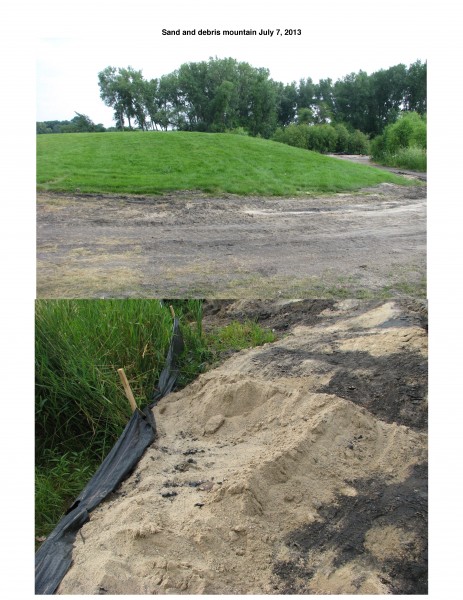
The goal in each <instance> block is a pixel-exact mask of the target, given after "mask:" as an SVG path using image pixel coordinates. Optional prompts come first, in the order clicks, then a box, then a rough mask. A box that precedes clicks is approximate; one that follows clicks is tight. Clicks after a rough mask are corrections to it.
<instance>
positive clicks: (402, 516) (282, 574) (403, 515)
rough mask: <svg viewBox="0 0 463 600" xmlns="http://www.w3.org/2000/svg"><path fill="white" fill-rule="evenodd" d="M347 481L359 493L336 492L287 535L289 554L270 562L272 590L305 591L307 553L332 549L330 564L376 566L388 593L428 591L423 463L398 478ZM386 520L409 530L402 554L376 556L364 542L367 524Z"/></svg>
mask: <svg viewBox="0 0 463 600" xmlns="http://www.w3.org/2000/svg"><path fill="white" fill-rule="evenodd" d="M349 483H351V485H353V487H355V489H356V490H357V491H358V496H355V497H351V496H341V497H338V498H337V500H336V502H335V503H334V504H331V505H329V506H323V507H321V508H320V510H319V517H320V520H319V521H317V522H315V523H312V524H310V525H307V526H304V527H302V528H300V529H297V530H294V531H293V532H291V534H290V535H289V536H287V539H286V544H287V546H288V547H289V548H291V551H292V553H293V555H294V559H292V560H289V561H278V562H275V564H274V567H273V572H274V574H275V575H276V576H277V578H278V580H279V583H278V584H276V589H277V593H280V594H303V593H310V580H311V578H312V577H313V575H314V571H313V570H311V569H310V568H308V567H307V566H305V565H307V564H310V558H311V555H312V554H315V553H317V552H324V553H325V552H326V551H327V550H331V551H332V552H334V553H335V558H334V559H333V561H332V566H333V567H334V568H338V567H340V566H342V565H344V564H346V563H348V562H350V561H352V560H355V559H359V560H360V561H361V562H364V563H365V564H368V565H369V568H371V565H372V564H373V565H374V566H375V568H376V569H377V571H378V572H380V573H381V580H382V581H383V582H384V583H385V584H387V585H388V587H389V589H390V590H391V592H392V593H393V594H427V591H428V582H427V573H428V568H427V563H428V553H427V549H428V544H427V512H428V510H427V498H428V494H427V465H419V466H417V467H415V468H414V469H413V472H412V473H411V474H410V477H409V478H408V479H407V480H406V481H404V482H403V483H400V484H388V482H387V481H382V480H380V479H366V480H363V479H359V480H356V481H352V482H349ZM388 525H393V526H394V527H396V528H400V529H402V530H404V531H406V532H413V534H414V537H413V543H410V544H409V545H408V547H407V548H406V552H407V555H408V556H407V557H406V558H404V559H403V560H398V559H397V560H381V561H379V560H378V559H377V557H375V556H374V555H373V554H372V553H371V552H369V551H368V550H367V548H366V547H365V534H366V532H367V531H368V530H369V529H370V528H371V527H372V526H375V527H385V526H388ZM358 583H359V584H360V583H361V581H359V582H358Z"/></svg>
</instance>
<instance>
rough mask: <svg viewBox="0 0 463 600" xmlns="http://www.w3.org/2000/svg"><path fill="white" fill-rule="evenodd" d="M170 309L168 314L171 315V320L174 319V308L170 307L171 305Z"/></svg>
mask: <svg viewBox="0 0 463 600" xmlns="http://www.w3.org/2000/svg"><path fill="white" fill-rule="evenodd" d="M169 308H170V314H171V315H172V318H173V319H175V310H174V307H173V306H172V304H171V305H170V306H169Z"/></svg>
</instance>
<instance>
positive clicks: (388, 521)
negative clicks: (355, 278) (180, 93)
mask: <svg viewBox="0 0 463 600" xmlns="http://www.w3.org/2000/svg"><path fill="white" fill-rule="evenodd" d="M314 302H315V303H316V301H314ZM314 302H313V303H312V306H314ZM251 304H252V303H251ZM325 304H326V303H325ZM274 305H275V306H276V304H275V303H274ZM237 306H239V303H235V305H233V303H231V304H229V305H228V307H227V308H226V310H229V311H233V310H237ZM241 306H242V305H241ZM285 306H286V307H288V308H287V313H288V315H291V314H295V313H294V307H297V306H298V303H297V302H293V303H283V302H281V303H280V306H279V309H278V310H280V312H281V307H285ZM299 306H300V307H303V306H304V303H300V304H299ZM303 312H304V311H303V310H302V308H301V309H300V313H301V314H303ZM424 312H425V307H424V306H423V304H418V302H416V303H414V304H413V303H408V304H407V303H404V302H400V301H390V302H362V301H341V302H331V303H330V305H329V306H322V307H321V310H320V312H319V314H318V315H316V317H315V318H313V319H311V321H310V323H307V322H304V319H299V324H298V325H295V326H293V327H291V328H290V330H289V332H288V333H287V335H285V336H283V337H281V339H279V340H278V341H277V342H274V343H272V344H266V345H264V346H262V347H259V348H255V349H252V350H245V351H241V352H238V353H237V354H235V355H234V356H232V357H231V358H229V359H228V360H226V361H225V362H224V363H223V364H222V365H221V366H220V367H218V368H216V369H214V370H211V371H209V372H207V373H205V374H203V375H201V376H200V377H199V378H198V379H197V380H196V381H195V382H194V383H192V384H190V385H189V386H188V387H186V388H185V389H183V390H181V391H179V392H176V393H172V394H170V395H168V396H166V397H165V398H163V399H162V400H161V401H160V402H159V404H158V405H157V406H156V407H155V408H154V415H155V419H156V423H157V431H158V434H157V438H156V440H155V442H154V443H153V444H152V445H151V446H150V447H149V448H148V450H147V451H146V453H145V455H144V456H143V458H142V459H141V460H140V462H139V463H138V465H137V467H136V469H135V471H134V472H133V474H132V475H131V476H130V477H129V478H128V479H127V480H126V481H125V482H123V483H122V485H121V486H120V487H119V488H118V490H117V491H116V492H115V493H113V494H111V496H110V497H109V498H108V499H107V500H106V501H105V502H103V503H102V504H101V505H100V506H99V507H98V508H96V509H95V510H94V511H93V512H92V513H91V518H90V521H89V522H88V523H87V524H86V525H85V526H84V527H83V528H82V530H81V534H79V535H78V536H77V539H76V542H75V548H74V551H73V565H72V567H71V568H70V570H69V571H68V573H67V574H66V576H65V577H64V579H63V581H62V583H61V585H60V587H59V588H58V593H60V594H159V593H160V594H210V593H213V594H287V593H289V594H291V593H293V594H294V593H295V594H303V593H307V594H390V593H392V594H421V593H426V592H427V403H426V402H427V401H426V396H427V350H426V349H427V333H426V328H425V327H424V316H423V314H424Z"/></svg>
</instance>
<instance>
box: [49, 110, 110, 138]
mask: <svg viewBox="0 0 463 600" xmlns="http://www.w3.org/2000/svg"><path fill="white" fill-rule="evenodd" d="M103 131H108V130H107V129H106V128H105V127H104V126H103V124H102V123H98V124H95V123H94V122H93V121H92V120H91V119H90V117H88V116H87V115H83V114H81V113H78V112H76V116H75V117H74V118H73V119H71V120H70V121H57V120H54V121H37V133H83V132H91V133H95V132H96V133H98V132H103Z"/></svg>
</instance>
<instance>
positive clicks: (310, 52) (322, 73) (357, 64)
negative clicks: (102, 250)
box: [36, 0, 429, 126]
mask: <svg viewBox="0 0 463 600" xmlns="http://www.w3.org/2000/svg"><path fill="white" fill-rule="evenodd" d="M71 4H73V3H71ZM98 6H99V5H98ZM132 6H133V5H132ZM151 6H153V3H152V4H151ZM225 6H226V5H225V4H224V3H219V2H216V3H215V4H213V5H212V4H211V3H210V2H206V1H202V2H201V0H199V1H197V2H194V3H189V4H185V3H182V2H176V3H175V5H174V7H175V8H176V9H178V10H174V11H172V10H171V9H170V8H169V7H164V8H161V9H158V8H157V7H156V9H154V8H152V9H151V11H150V10H148V11H145V12H143V14H144V18H143V19H142V20H137V19H136V18H135V11H134V10H130V11H129V12H128V15H131V18H130V20H129V21H127V23H126V24H125V25H124V31H123V32H122V33H121V32H120V30H118V31H115V30H113V28H112V27H111V26H107V27H105V28H104V31H103V30H102V29H100V28H98V27H95V21H96V20H97V19H98V13H95V12H89V25H90V24H91V23H93V28H92V26H89V27H88V28H85V29H83V30H82V33H81V34H80V33H79V31H80V30H77V31H76V30H75V29H73V30H72V29H71V30H70V29H69V27H67V28H66V27H62V28H61V27H57V28H53V29H52V32H53V35H51V36H50V35H47V36H46V37H43V38H40V39H39V40H38V42H37V51H36V58H37V115H36V116H37V120H38V121H45V120H52V119H59V120H65V119H71V118H72V117H73V116H74V112H75V111H78V112H80V113H84V114H87V115H88V116H89V117H90V118H91V119H92V120H93V121H94V122H97V123H103V124H104V125H105V126H111V125H113V121H112V116H113V111H112V109H111V108H109V107H106V106H105V105H104V103H103V101H102V100H101V99H100V97H99V88H98V72H99V71H101V70H102V69H104V68H105V67H107V66H108V65H112V66H115V67H127V66H129V65H130V66H132V67H134V68H135V69H141V70H142V71H143V75H144V76H145V78H147V79H149V78H153V77H159V76H161V75H164V74H167V73H170V72H171V71H173V70H174V69H176V68H178V67H179V66H180V65H181V64H182V63H185V62H191V61H201V60H208V58H209V57H211V56H213V57H215V56H217V57H219V58H224V57H229V56H230V57H232V58H235V59H237V60H239V61H246V62H249V63H250V64H251V65H253V66H255V67H266V68H268V69H269V70H270V76H271V77H272V79H274V80H277V81H282V82H285V83H290V82H291V81H298V80H299V79H301V78H306V77H311V78H312V79H313V80H314V81H315V82H317V81H318V80H319V79H322V78H327V77H330V78H331V79H333V80H336V79H338V78H340V77H343V76H344V75H347V74H348V73H352V72H358V71H360V70H363V71H366V72H367V73H372V72H374V71H376V70H378V69H381V68H388V67H390V66H393V65H396V64H399V63H404V64H406V65H409V64H411V63H413V62H415V61H416V60H417V59H420V60H422V61H424V60H427V58H428V50H429V48H428V40H429V38H428V35H427V25H426V23H427V22H426V16H425V14H424V12H423V10H421V11H420V12H418V11H417V6H418V3H414V2H409V3H407V4H404V3H401V2H400V3H399V2H396V1H395V0H392V1H391V2H389V3H388V5H387V8H386V7H385V5H383V4H381V5H380V4H379V3H377V2H372V1H371V0H370V2H366V1H365V0H352V1H351V2H348V3H347V2H338V1H334V0H332V1H331V2H329V3H326V2H325V3H323V2H318V3H316V4H315V3H312V2H305V3H301V2H294V1H293V0H288V1H287V2H285V3H283V4H282V5H280V7H279V8H275V7H273V8H272V6H270V5H265V6H266V7H265V9H264V10H262V9H261V8H260V9H259V8H258V7H255V6H254V5H252V4H251V3H250V2H242V1H240V0H238V1H237V2H235V3H233V8H231V7H232V5H231V4H229V5H227V6H228V7H229V8H228V9H227V10H226V9H225ZM259 6H260V7H262V6H264V5H263V3H259ZM201 7H203V8H204V10H203V11H201ZM211 7H213V8H211ZM240 7H241V8H240ZM301 7H302V8H301ZM128 8H129V9H130V8H131V6H128ZM206 9H207V10H206ZM69 14H71V13H69ZM92 16H93V19H92V18H91V17H92ZM69 18H70V17H69ZM420 21H423V23H420ZM119 28H120V23H119ZM163 28H165V29H168V30H176V29H178V28H180V29H181V30H183V29H195V30H196V32H198V30H199V29H207V28H209V29H210V30H212V29H217V30H219V31H222V30H223V29H255V30H256V31H257V32H260V31H261V29H263V30H268V29H276V28H280V29H281V30H284V29H285V28H291V29H301V31H302V34H301V35H300V36H278V37H277V36H276V35H274V36H272V37H269V36H260V35H257V36H239V37H224V36H223V35H220V36H217V35H209V36H205V35H202V36H200V35H198V33H197V34H196V35H195V36H183V35H182V36H165V35H162V29H163ZM95 29H96V31H95ZM113 32H114V36H112V34H113ZM46 33H47V32H46ZM63 33H68V34H70V35H63Z"/></svg>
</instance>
